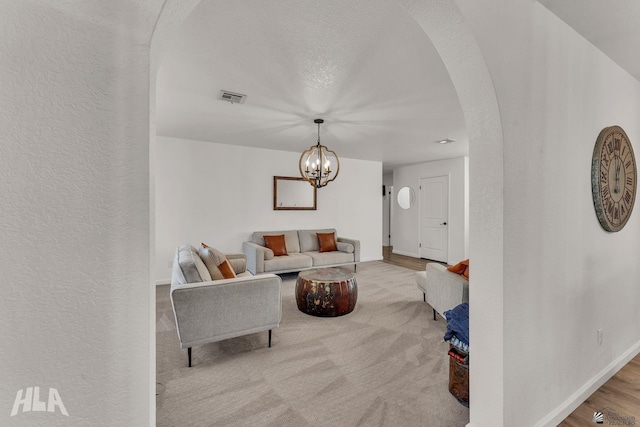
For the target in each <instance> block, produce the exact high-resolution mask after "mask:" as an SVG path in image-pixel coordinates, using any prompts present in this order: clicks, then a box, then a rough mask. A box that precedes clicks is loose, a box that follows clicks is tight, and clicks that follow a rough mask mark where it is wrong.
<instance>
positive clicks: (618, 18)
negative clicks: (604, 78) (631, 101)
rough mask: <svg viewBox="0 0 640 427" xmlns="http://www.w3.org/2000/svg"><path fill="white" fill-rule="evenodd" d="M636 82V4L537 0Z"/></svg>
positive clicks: (633, 0) (639, 62)
mask: <svg viewBox="0 0 640 427" xmlns="http://www.w3.org/2000/svg"><path fill="white" fill-rule="evenodd" d="M539 2H540V3H542V4H543V5H544V6H545V7H546V8H547V9H549V10H550V11H551V12H553V13H554V14H555V15H556V16H558V17H559V18H560V19H562V20H563V21H564V22H566V23H567V24H568V25H569V26H571V27H572V28H573V29H574V30H576V32H578V33H579V34H581V35H582V37H584V38H585V39H587V40H589V41H590V42H591V44H593V45H594V46H596V47H597V48H598V49H600V50H601V51H602V52H603V53H604V54H605V55H607V56H608V57H609V58H611V59H612V60H613V61H614V62H615V63H617V64H618V65H620V67H622V68H623V69H624V70H626V71H627V72H628V73H629V74H631V75H632V76H633V77H635V79H636V80H638V81H640V54H639V53H638V52H639V47H638V44H640V1H639V0H539Z"/></svg>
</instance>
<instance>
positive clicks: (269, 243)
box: [264, 234, 288, 256]
mask: <svg viewBox="0 0 640 427" xmlns="http://www.w3.org/2000/svg"><path fill="white" fill-rule="evenodd" d="M264 244H265V246H266V247H267V248H269V249H271V250H272V251H273V255H275V256H284V255H288V254H287V245H286V243H285V241H284V234H279V235H277V236H264Z"/></svg>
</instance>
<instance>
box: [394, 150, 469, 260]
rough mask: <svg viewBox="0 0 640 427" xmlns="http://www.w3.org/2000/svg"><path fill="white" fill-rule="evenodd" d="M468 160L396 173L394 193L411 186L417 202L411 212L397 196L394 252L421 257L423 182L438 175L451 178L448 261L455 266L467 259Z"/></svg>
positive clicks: (427, 164)
mask: <svg viewBox="0 0 640 427" xmlns="http://www.w3.org/2000/svg"><path fill="white" fill-rule="evenodd" d="M467 166H468V165H467V160H466V158H465V157H459V158H457V159H447V160H438V161H434V162H427V163H420V164H418V165H411V166H404V167H401V168H396V169H395V170H394V171H393V183H394V187H393V188H394V190H395V192H396V193H397V192H398V191H400V189H401V188H402V187H410V188H412V189H413V191H414V192H415V203H414V205H413V206H412V207H411V208H410V209H401V208H400V207H399V206H398V201H397V197H394V198H395V199H396V200H393V203H394V218H393V224H391V239H392V240H393V251H394V252H396V253H399V254H403V255H409V256H413V257H419V248H418V244H419V243H420V179H421V178H431V177H436V176H447V177H449V219H448V221H447V222H448V238H449V248H448V251H447V259H448V262H449V264H455V263H457V262H460V261H462V260H464V259H467V258H468V256H467V250H466V249H467V248H466V245H465V242H466V240H467V237H468V233H469V229H468V226H469V224H468V222H467V221H465V218H467V217H468V213H467V210H468V200H467V199H466V198H465V196H467V195H468V194H467V192H466V188H465V185H466V184H467V178H466V176H467V174H468V169H467Z"/></svg>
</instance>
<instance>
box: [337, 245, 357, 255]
mask: <svg viewBox="0 0 640 427" xmlns="http://www.w3.org/2000/svg"><path fill="white" fill-rule="evenodd" d="M336 247H337V248H338V250H339V251H340V252H346V253H348V254H352V253H353V252H355V250H356V248H354V247H353V245H352V244H351V243H346V242H337V243H336Z"/></svg>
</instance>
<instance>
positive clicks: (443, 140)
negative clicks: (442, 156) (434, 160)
mask: <svg viewBox="0 0 640 427" xmlns="http://www.w3.org/2000/svg"><path fill="white" fill-rule="evenodd" d="M433 142H435V143H436V144H451V143H452V142H456V141H455V140H454V139H449V138H447V139H440V140H438V141H433Z"/></svg>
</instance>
